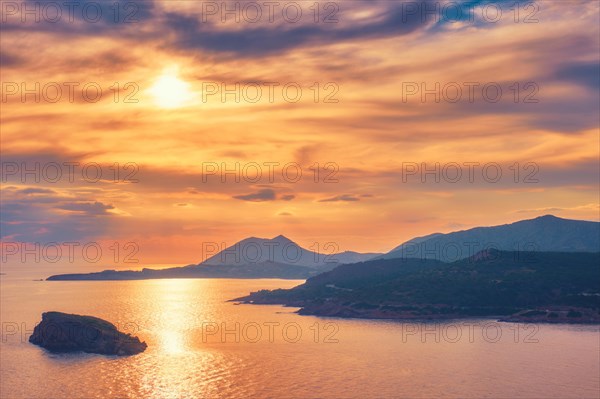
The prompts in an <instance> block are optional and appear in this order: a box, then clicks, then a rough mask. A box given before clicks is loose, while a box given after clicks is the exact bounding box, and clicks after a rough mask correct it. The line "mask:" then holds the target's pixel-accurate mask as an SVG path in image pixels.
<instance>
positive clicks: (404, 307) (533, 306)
mask: <svg viewBox="0 0 600 399" xmlns="http://www.w3.org/2000/svg"><path fill="white" fill-rule="evenodd" d="M599 264H600V253H599V252H596V253H576V252H570V253H569V252H510V251H498V250H493V249H491V250H485V251H481V252H479V253H477V254H476V255H474V256H472V257H469V258H465V259H462V260H459V261H456V262H452V263H445V262H441V261H438V260H434V259H414V258H407V259H400V258H395V259H377V260H371V261H368V262H363V263H356V264H348V265H341V266H338V267H336V268H334V269H333V270H331V271H328V272H325V273H322V274H319V275H317V276H315V277H311V278H309V279H308V280H307V281H306V282H305V283H304V284H302V285H299V286H297V287H295V288H292V289H288V290H283V289H279V290H274V291H266V290H263V291H258V292H255V293H252V294H250V295H248V296H246V297H243V298H238V299H236V300H237V301H243V302H244V303H254V304H283V305H287V306H293V307H300V308H301V310H300V311H299V312H300V313H301V314H311V315H318V316H328V317H354V318H377V319H444V318H467V317H480V316H485V317H487V316H496V317H505V318H506V320H515V321H523V320H525V321H531V322H533V321H536V322H538V321H543V322H595V323H599V322H600V267H598V265H599Z"/></svg>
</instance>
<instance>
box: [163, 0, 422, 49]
mask: <svg viewBox="0 0 600 399" xmlns="http://www.w3.org/2000/svg"><path fill="white" fill-rule="evenodd" d="M413 3H414V4H415V5H417V7H419V9H420V8H424V7H426V5H427V4H430V3H433V0H419V1H415V2H413ZM349 4H352V6H349ZM356 4H360V3H346V4H344V6H345V7H346V8H347V11H348V12H352V11H353V7H354V6H355V5H356ZM364 4H368V3H363V5H364ZM382 4H383V3H382ZM425 25H427V21H426V20H425V19H424V18H422V17H421V15H420V14H419V13H412V12H407V8H406V6H405V4H404V3H403V2H398V3H396V2H391V3H388V7H387V9H385V10H383V11H381V12H380V14H379V15H377V16H375V17H373V18H371V19H369V20H368V21H366V22H359V21H356V22H353V23H351V24H323V23H315V24H309V25H306V24H305V25H300V26H295V25H294V24H290V23H288V24H285V25H284V26H285V28H284V29H282V28H281V26H276V27H274V28H267V27H263V26H261V27H253V26H254V25H253V24H248V26H250V28H249V29H238V30H223V29H216V28H215V26H214V25H212V24H210V23H203V22H201V19H199V16H198V15H193V16H188V15H182V14H179V13H168V14H167V15H166V18H165V27H166V28H167V29H168V31H171V32H173V33H174V34H175V40H174V43H172V44H174V45H175V46H176V47H178V48H180V49H187V50H206V51H211V52H220V53H232V54H235V55H237V56H245V57H259V56H265V55H270V54H274V53H279V52H284V51H287V50H291V49H293V48H296V47H300V46H304V45H318V46H321V45H327V44H332V43H336V42H343V41H350V40H353V41H355V40H362V39H373V38H383V37H389V36H395V35H405V34H408V33H411V32H414V31H416V30H418V29H419V28H421V27H424V26H425Z"/></svg>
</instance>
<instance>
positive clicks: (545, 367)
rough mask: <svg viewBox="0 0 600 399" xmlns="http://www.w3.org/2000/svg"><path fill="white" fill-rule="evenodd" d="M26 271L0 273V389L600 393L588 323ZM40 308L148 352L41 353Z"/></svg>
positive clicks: (598, 337)
mask: <svg viewBox="0 0 600 399" xmlns="http://www.w3.org/2000/svg"><path fill="white" fill-rule="evenodd" d="M31 277H32V276H31V275H27V274H23V273H8V274H7V275H4V276H1V299H2V301H1V316H2V343H1V346H0V361H1V379H0V381H1V384H0V386H1V392H0V393H1V397H2V398H141V397H145V398H201V397H203V398H248V397H259V398H280V397H291V398H307V397H322V398H369V397H373V398H375V397H376V398H392V397H394V398H395V397H409V398H422V397H427V398H430V397H461V398H471V397H473V398H474V397H476V398H482V397H493V398H500V397H502V398H518V397H528V398H529V397H536V398H539V397H554V398H568V397H573V398H581V397H589V398H598V397H599V396H600V358H599V357H600V332H599V330H598V327H597V326H568V325H539V326H537V327H536V328H533V327H531V326H526V325H523V324H511V323H495V322H493V321H492V320H467V321H457V322H454V323H450V322H449V323H442V324H419V323H399V322H391V321H368V320H367V321H366V320H343V319H326V318H318V317H309V316H299V315H297V314H295V313H293V312H294V311H295V310H296V309H292V308H284V307H279V306H252V305H235V304H234V303H232V302H227V301H228V300H229V299H232V298H235V297H238V296H241V295H245V294H247V293H248V292H250V291H255V290H258V289H263V288H265V289H273V288H278V287H280V288H288V287H292V286H295V285H297V284H300V283H301V281H286V280H229V279H228V280H224V279H194V280H191V279H190V280H149V281H123V282H46V281H32V279H31ZM49 310H57V311H63V312H69V313H78V314H87V315H94V316H98V317H101V318H104V319H107V320H109V321H111V322H113V323H115V324H117V325H118V326H119V328H120V329H122V330H125V331H128V332H132V333H134V334H135V335H138V336H139V337H140V338H141V339H143V340H145V341H146V342H147V343H148V345H149V346H148V349H147V350H146V351H145V352H144V353H142V354H140V355H137V356H132V357H124V358H116V357H106V356H100V355H91V354H60V355H57V354H50V353H48V352H46V351H45V350H43V349H41V348H39V347H37V346H34V345H31V344H29V343H28V342H27V338H28V336H29V335H30V334H31V330H32V329H33V327H34V326H35V324H36V323H37V322H39V320H40V318H41V313H42V312H44V311H49ZM223 331H225V334H222V332H223Z"/></svg>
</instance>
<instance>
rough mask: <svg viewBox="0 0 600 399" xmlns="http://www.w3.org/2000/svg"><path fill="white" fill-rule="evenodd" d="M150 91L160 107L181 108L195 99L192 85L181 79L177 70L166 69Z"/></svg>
mask: <svg viewBox="0 0 600 399" xmlns="http://www.w3.org/2000/svg"><path fill="white" fill-rule="evenodd" d="M149 92H150V94H152V96H153V97H154V101H155V102H156V105H157V106H159V107H160V108H180V107H183V106H185V105H188V104H189V103H190V102H191V101H192V99H193V93H192V91H191V90H190V85H189V84H188V83H187V82H185V81H183V80H181V79H179V77H178V76H177V72H176V71H166V72H165V73H163V74H162V75H161V76H159V77H158V78H157V79H156V81H155V82H154V85H152V87H151V88H150V90H149Z"/></svg>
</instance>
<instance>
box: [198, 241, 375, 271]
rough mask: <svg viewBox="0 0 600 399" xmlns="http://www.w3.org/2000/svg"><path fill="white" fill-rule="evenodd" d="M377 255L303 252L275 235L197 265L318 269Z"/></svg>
mask: <svg viewBox="0 0 600 399" xmlns="http://www.w3.org/2000/svg"><path fill="white" fill-rule="evenodd" d="M323 246H325V245H323ZM326 249H327V248H325V249H323V250H322V252H329V251H325V250H326ZM378 255H380V254H376V253H369V254H361V253H357V252H351V251H346V252H341V253H338V254H332V255H327V254H324V253H318V252H313V251H309V250H306V249H304V248H302V247H301V246H299V245H298V244H296V243H295V242H294V241H292V240H290V239H289V238H287V237H285V236H282V235H279V236H277V237H274V238H271V239H268V238H257V237H250V238H246V239H244V240H242V241H239V242H237V243H235V244H234V245H232V246H230V247H227V248H225V249H224V250H223V251H221V252H219V253H217V254H216V255H213V256H211V257H210V258H208V259H207V260H205V261H204V262H202V263H201V265H208V266H218V265H221V266H225V265H227V266H241V265H249V264H258V263H264V262H273V263H279V264H288V265H295V266H304V267H310V268H319V267H322V266H326V265H331V264H341V263H355V262H362V261H366V260H369V259H372V258H374V257H376V256H378Z"/></svg>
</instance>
